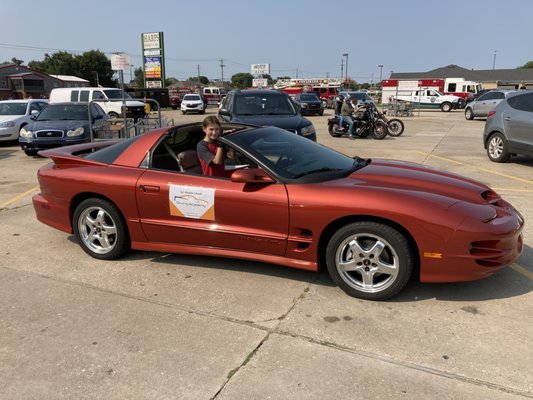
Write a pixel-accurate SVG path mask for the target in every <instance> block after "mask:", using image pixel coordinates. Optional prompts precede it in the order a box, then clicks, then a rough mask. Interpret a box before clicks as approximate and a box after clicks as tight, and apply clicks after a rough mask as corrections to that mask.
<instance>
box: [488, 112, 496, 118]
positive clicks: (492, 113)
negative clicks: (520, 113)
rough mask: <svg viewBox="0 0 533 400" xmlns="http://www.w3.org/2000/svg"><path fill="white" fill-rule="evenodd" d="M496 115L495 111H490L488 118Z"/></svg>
mask: <svg viewBox="0 0 533 400" xmlns="http://www.w3.org/2000/svg"><path fill="white" fill-rule="evenodd" d="M494 114H496V111H494V110H491V111H489V113H488V114H487V118H489V117H492V116H493V115H494Z"/></svg>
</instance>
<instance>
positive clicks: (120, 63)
mask: <svg viewBox="0 0 533 400" xmlns="http://www.w3.org/2000/svg"><path fill="white" fill-rule="evenodd" d="M130 65H131V63H130V56H128V55H127V54H111V69H112V70H113V71H121V70H122V71H125V70H128V69H129V68H130Z"/></svg>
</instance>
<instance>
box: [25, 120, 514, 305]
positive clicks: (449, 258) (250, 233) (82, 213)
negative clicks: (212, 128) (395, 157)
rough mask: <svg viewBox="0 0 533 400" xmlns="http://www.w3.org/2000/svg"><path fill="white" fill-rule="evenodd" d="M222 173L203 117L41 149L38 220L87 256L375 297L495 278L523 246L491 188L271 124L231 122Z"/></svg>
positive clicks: (502, 202)
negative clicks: (251, 268)
mask: <svg viewBox="0 0 533 400" xmlns="http://www.w3.org/2000/svg"><path fill="white" fill-rule="evenodd" d="M223 129H224V133H223V135H222V137H221V138H219V140H220V142H222V143H223V144H224V145H225V146H226V147H227V149H228V152H227V154H228V155H231V158H229V159H227V160H226V169H227V172H228V173H227V175H228V177H227V178H222V177H209V176H203V175H202V174H201V170H199V167H198V164H199V163H198V158H197V155H196V152H195V149H196V144H197V143H198V142H199V141H200V140H202V138H203V136H204V134H203V131H202V128H201V123H194V124H186V125H180V126H175V127H166V128H161V129H157V130H154V131H151V132H148V133H146V134H143V135H141V136H136V137H133V138H131V139H127V140H122V141H105V142H95V143H88V144H81V145H75V146H68V147H64V148H58V149H53V150H46V151H42V152H40V154H41V155H42V156H45V157H50V158H51V159H52V160H53V162H52V163H50V164H48V165H46V166H43V167H41V169H40V170H39V172H38V178H39V184H40V188H41V193H39V194H37V195H36V196H35V197H34V198H33V204H34V207H35V211H36V214H37V218H38V219H39V220H40V221H41V222H43V223H45V224H47V225H50V226H52V227H54V228H57V229H59V230H62V231H64V232H67V233H74V235H75V236H76V238H77V240H78V241H79V244H80V245H81V247H82V248H83V250H84V251H85V252H87V253H88V254H89V255H91V256H92V257H95V258H99V259H115V258H118V257H120V256H121V255H123V254H124V253H125V252H127V251H128V250H129V249H136V250H150V251H162V252H173V253H188V254H201V255H210V256H219V257H233V258H241V259H249V260H257V261H262V262H267V263H273V264H280V265H285V266H288V267H293V268H302V269H307V270H318V269H319V267H321V266H325V267H326V268H327V270H328V272H329V274H330V275H331V278H332V279H333V280H334V281H335V282H336V283H337V284H338V285H339V286H340V287H341V288H342V289H343V290H344V291H345V292H346V293H348V294H349V295H351V296H355V297H360V298H364V299H372V300H382V299H386V298H389V297H391V296H393V295H395V294H397V293H398V292H399V291H400V290H402V288H403V287H404V286H405V285H406V283H407V282H408V280H409V279H410V277H411V276H412V275H414V274H416V277H417V278H418V279H420V281H422V282H454V281H468V280H475V279H479V278H483V277H486V276H489V275H491V274H493V273H495V272H496V271H498V270H500V269H501V268H503V267H505V266H506V265H509V264H510V263H512V262H513V261H514V260H516V259H517V258H518V257H519V255H520V254H521V252H522V235H521V232H522V228H523V224H524V221H523V218H522V217H521V215H520V214H519V213H518V212H517V211H516V210H515V209H514V208H513V207H512V206H511V205H510V204H509V203H507V202H506V201H505V200H503V199H502V198H501V197H500V196H499V195H498V194H497V193H495V192H494V191H493V190H491V189H490V188H489V187H487V186H486V185H484V184H482V183H479V182H476V181H473V180H470V179H467V178H464V177H461V176H458V175H454V174H450V173H447V172H443V171H439V170H435V169H431V168H427V167H424V166H421V165H417V164H413V163H408V162H402V161H391V160H374V161H371V160H364V159H361V158H359V157H354V158H350V157H348V156H346V155H344V154H341V153H339V152H336V151H334V150H332V149H330V148H328V147H325V146H323V145H320V144H317V143H315V142H313V141H311V140H308V139H306V138H303V137H300V136H298V135H294V134H292V133H290V132H287V131H284V130H282V129H279V128H275V127H255V126H246V125H225V126H223Z"/></svg>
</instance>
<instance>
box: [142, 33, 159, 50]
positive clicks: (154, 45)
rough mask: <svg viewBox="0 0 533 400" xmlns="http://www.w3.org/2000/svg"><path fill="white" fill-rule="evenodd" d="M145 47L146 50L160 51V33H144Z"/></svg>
mask: <svg viewBox="0 0 533 400" xmlns="http://www.w3.org/2000/svg"><path fill="white" fill-rule="evenodd" d="M143 45H144V48H145V49H160V48H161V44H160V43H159V32H150V33H143Z"/></svg>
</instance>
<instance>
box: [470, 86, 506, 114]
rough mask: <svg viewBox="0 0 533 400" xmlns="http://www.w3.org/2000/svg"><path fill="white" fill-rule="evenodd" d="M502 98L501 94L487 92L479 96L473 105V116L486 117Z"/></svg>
mask: <svg viewBox="0 0 533 400" xmlns="http://www.w3.org/2000/svg"><path fill="white" fill-rule="evenodd" d="M503 98H504V94H503V93H502V92H488V93H485V94H484V95H483V96H481V97H480V98H479V99H478V100H477V101H476V102H475V104H474V115H476V116H483V117H484V116H487V115H488V113H489V111H491V110H494V108H495V107H496V106H497V105H498V103H499V102H500V101H502V100H503Z"/></svg>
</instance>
